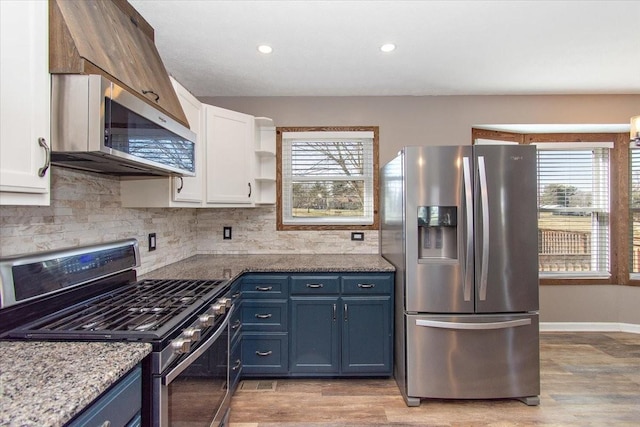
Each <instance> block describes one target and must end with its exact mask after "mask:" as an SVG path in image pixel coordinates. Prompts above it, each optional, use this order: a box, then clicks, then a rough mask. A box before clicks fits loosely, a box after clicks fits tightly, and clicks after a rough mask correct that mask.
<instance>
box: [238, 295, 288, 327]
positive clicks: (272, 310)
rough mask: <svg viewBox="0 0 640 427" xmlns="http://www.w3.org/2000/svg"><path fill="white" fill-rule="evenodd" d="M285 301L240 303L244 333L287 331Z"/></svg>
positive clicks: (249, 301) (248, 301)
mask: <svg viewBox="0 0 640 427" xmlns="http://www.w3.org/2000/svg"><path fill="white" fill-rule="evenodd" d="M287 305H288V304H287V300H244V301H242V319H241V321H242V329H243V330H244V331H245V332H246V331H278V332H285V331H286V330H287V317H288V316H287Z"/></svg>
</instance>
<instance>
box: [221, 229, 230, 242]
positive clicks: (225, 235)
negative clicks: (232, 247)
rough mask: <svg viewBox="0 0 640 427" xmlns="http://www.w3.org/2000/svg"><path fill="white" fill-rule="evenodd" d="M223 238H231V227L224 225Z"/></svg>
mask: <svg viewBox="0 0 640 427" xmlns="http://www.w3.org/2000/svg"><path fill="white" fill-rule="evenodd" d="M222 238H223V239H224V240H231V227H222Z"/></svg>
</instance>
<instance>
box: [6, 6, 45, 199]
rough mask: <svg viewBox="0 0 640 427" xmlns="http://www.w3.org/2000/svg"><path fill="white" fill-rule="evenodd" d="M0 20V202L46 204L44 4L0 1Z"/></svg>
mask: <svg viewBox="0 0 640 427" xmlns="http://www.w3.org/2000/svg"><path fill="white" fill-rule="evenodd" d="M0 19H1V21H0V22H1V25H0V93H2V95H1V96H0V204H5V205H6V204H16V205H18V204H19V205H23V204H24V205H48V204H49V175H50V169H47V170H46V171H45V170H43V169H44V168H45V165H48V161H49V153H48V149H46V150H45V148H44V147H43V145H44V144H46V145H47V147H49V146H50V144H49V111H50V107H49V105H50V82H51V78H50V76H49V64H48V59H49V54H48V39H49V37H48V3H47V2H45V1H0ZM41 170H43V173H39V172H40V171H41ZM40 175H43V176H40Z"/></svg>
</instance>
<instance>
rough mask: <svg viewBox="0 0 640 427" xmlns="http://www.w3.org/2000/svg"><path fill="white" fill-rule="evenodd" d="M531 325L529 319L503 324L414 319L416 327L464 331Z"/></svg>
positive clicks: (508, 321) (509, 321)
mask: <svg viewBox="0 0 640 427" xmlns="http://www.w3.org/2000/svg"><path fill="white" fill-rule="evenodd" d="M530 324H531V319H517V320H507V321H504V322H487V323H462V322H441V321H438V320H424V319H416V326H426V327H430V328H441V329H466V330H476V331H477V330H488V329H507V328H515V327H517V326H526V325H530Z"/></svg>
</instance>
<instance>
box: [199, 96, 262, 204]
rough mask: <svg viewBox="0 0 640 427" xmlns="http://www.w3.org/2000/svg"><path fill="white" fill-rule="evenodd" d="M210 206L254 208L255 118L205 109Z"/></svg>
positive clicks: (208, 198)
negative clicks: (252, 206)
mask: <svg viewBox="0 0 640 427" xmlns="http://www.w3.org/2000/svg"><path fill="white" fill-rule="evenodd" d="M204 113H205V114H204V116H205V128H206V131H205V134H206V138H207V154H206V165H207V166H206V169H207V182H206V199H205V203H206V204H207V205H208V206H216V205H223V206H225V207H228V206H238V207H242V206H245V207H246V206H251V205H253V198H254V194H255V181H254V166H255V158H254V157H255V154H254V141H255V133H254V117H253V116H250V115H248V114H243V113H238V112H236V111H231V110H226V109H224V108H218V107H214V106H211V105H205V107H204Z"/></svg>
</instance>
